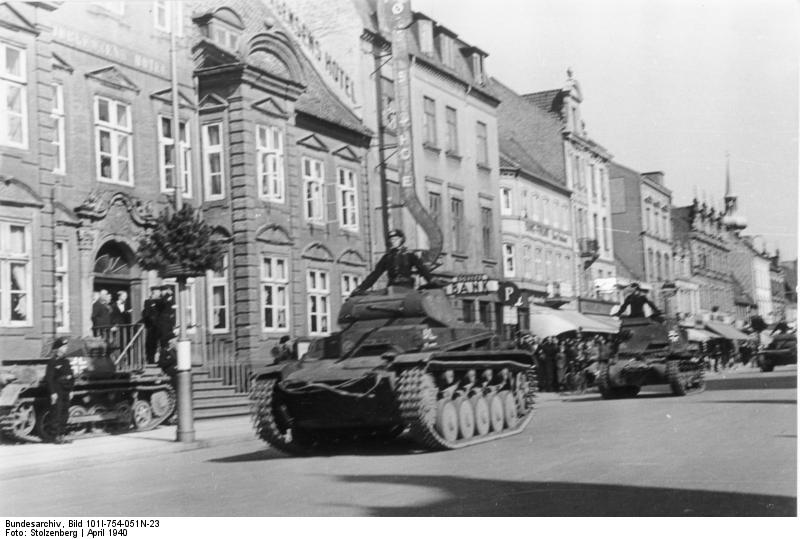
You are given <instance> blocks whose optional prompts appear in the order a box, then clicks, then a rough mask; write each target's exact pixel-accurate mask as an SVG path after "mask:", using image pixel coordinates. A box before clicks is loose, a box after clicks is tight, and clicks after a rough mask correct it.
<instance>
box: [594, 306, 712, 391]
mask: <svg viewBox="0 0 800 539" xmlns="http://www.w3.org/2000/svg"><path fill="white" fill-rule="evenodd" d="M620 320H621V325H620V332H619V334H618V335H617V336H616V338H615V343H614V346H613V347H614V348H616V350H614V351H613V352H612V354H611V355H610V357H609V358H607V359H606V360H604V361H601V363H600V367H599V373H598V376H597V388H598V390H599V391H600V394H601V395H602V396H603V398H607V399H608V398H619V397H633V396H636V395H637V394H638V393H639V390H640V389H641V387H642V386H644V385H658V384H668V385H669V386H670V389H671V390H672V394H673V395H677V396H682V395H686V393H687V392H689V391H701V390H702V389H704V388H705V379H704V366H703V362H702V361H701V360H700V359H699V358H695V357H693V356H692V354H691V353H690V351H689V341H688V338H687V336H686V331H685V330H684V329H682V328H680V326H679V325H678V324H677V322H675V321H669V322H661V321H657V320H653V319H649V318H625V317H623V318H621V319H620Z"/></svg>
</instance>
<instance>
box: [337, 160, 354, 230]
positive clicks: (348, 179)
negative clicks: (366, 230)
mask: <svg viewBox="0 0 800 539" xmlns="http://www.w3.org/2000/svg"><path fill="white" fill-rule="evenodd" d="M336 175H337V176H338V178H339V221H340V223H341V226H342V228H347V229H350V230H358V195H357V193H358V191H357V187H358V186H357V183H356V174H355V172H353V171H352V170H348V169H346V168H340V169H337V170H336Z"/></svg>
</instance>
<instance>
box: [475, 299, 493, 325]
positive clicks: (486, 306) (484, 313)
mask: <svg viewBox="0 0 800 539" xmlns="http://www.w3.org/2000/svg"><path fill="white" fill-rule="evenodd" d="M491 306H492V304H491V303H489V302H488V301H479V302H478V321H479V322H480V323H481V324H483V325H484V326H486V327H487V328H488V327H491V323H492V321H491V318H490V315H489V313H490V312H491V311H490V308H491Z"/></svg>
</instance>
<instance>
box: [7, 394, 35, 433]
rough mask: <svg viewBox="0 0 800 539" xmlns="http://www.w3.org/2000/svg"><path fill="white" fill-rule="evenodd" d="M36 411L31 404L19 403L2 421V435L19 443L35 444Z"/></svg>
mask: <svg viewBox="0 0 800 539" xmlns="http://www.w3.org/2000/svg"><path fill="white" fill-rule="evenodd" d="M36 420H37V419H36V411H35V410H34V408H33V403H32V402H20V403H17V405H16V406H15V407H14V409H13V410H12V411H11V413H10V414H9V415H8V417H7V418H4V420H3V434H4V435H6V436H8V437H9V438H12V439H14V440H17V441H19V442H35V441H37V440H36V437H35V435H34V434H33V433H34V430H36Z"/></svg>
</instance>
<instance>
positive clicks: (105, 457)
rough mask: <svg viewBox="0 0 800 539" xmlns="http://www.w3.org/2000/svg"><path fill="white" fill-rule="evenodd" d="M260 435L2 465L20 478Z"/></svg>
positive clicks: (7, 474) (3, 476)
mask: <svg viewBox="0 0 800 539" xmlns="http://www.w3.org/2000/svg"><path fill="white" fill-rule="evenodd" d="M254 440H256V438H255V437H254V436H253V434H251V433H244V432H243V433H239V434H232V435H229V436H220V437H213V438H207V439H200V440H195V441H194V442H175V441H167V440H164V441H163V442H164V443H163V444H161V445H158V446H153V447H145V448H141V449H137V450H136V451H135V452H134V453H130V452H127V451H128V450H129V448H127V447H125V448H120V450H119V451H113V452H107V453H100V454H89V455H84V456H80V457H77V458H73V457H67V458H61V459H58V458H56V459H54V460H51V461H47V462H45V463H37V464H25V465H22V466H17V467H11V468H9V469H0V480H7V479H19V478H22V477H35V476H38V475H45V474H50V473H59V472H66V471H71V470H75V469H80V468H86V467H89V466H96V465H98V464H108V463H110V462H114V461H117V460H119V458H120V457H121V456H124V457H125V460H139V459H143V458H150V457H153V456H155V455H165V454H172V453H185V452H188V451H196V450H198V449H208V448H211V447H218V446H222V445H229V444H235V443H240V442H247V441H254Z"/></svg>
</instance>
